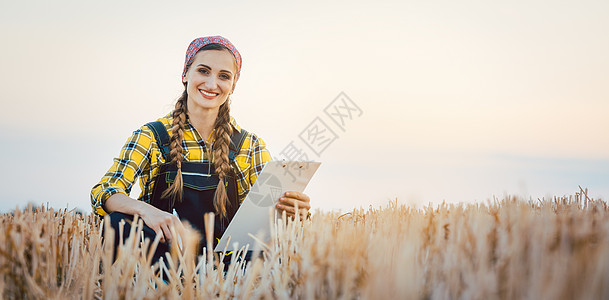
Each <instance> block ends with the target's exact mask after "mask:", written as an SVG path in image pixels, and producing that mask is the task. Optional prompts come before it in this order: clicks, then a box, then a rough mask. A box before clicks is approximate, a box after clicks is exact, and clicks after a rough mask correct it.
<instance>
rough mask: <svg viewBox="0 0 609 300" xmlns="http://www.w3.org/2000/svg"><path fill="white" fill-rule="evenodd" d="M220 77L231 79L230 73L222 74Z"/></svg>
mask: <svg viewBox="0 0 609 300" xmlns="http://www.w3.org/2000/svg"><path fill="white" fill-rule="evenodd" d="M220 78H222V79H224V80H229V79H230V75H228V74H222V75H220Z"/></svg>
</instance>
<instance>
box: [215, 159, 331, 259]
mask: <svg viewBox="0 0 609 300" xmlns="http://www.w3.org/2000/svg"><path fill="white" fill-rule="evenodd" d="M320 164H321V163H320V162H298V161H269V162H267V163H266V165H265V166H264V169H263V170H262V172H261V173H260V175H258V178H257V179H256V182H255V183H254V185H253V186H252V188H251V189H250V191H249V193H248V194H247V196H246V197H245V200H243V203H241V205H240V206H239V209H238V210H237V213H235V216H234V217H233V219H232V220H231V222H230V224H228V227H227V228H226V231H224V234H223V235H222V238H221V239H220V241H219V242H218V245H216V248H215V250H214V251H224V249H225V247H226V244H227V241H228V237H229V236H230V244H229V245H228V247H226V249H227V250H228V251H236V250H239V249H240V248H241V247H243V246H245V245H247V244H249V250H257V249H259V248H260V246H259V245H258V243H257V242H256V241H255V240H254V239H253V238H252V237H251V236H250V234H251V235H255V236H257V237H258V238H260V239H262V240H264V241H267V240H268V238H269V237H270V224H269V213H270V211H271V210H272V209H274V208H275V204H276V203H277V201H278V200H279V197H281V196H282V195H283V193H285V192H287V191H296V192H303V191H304V189H305V187H306V186H307V184H308V183H309V181H310V180H311V178H312V177H313V174H315V171H317V169H318V168H319V165H320ZM235 243H237V244H238V245H237V247H236V248H235V247H234V245H235Z"/></svg>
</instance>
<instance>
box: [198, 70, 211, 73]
mask: <svg viewBox="0 0 609 300" xmlns="http://www.w3.org/2000/svg"><path fill="white" fill-rule="evenodd" d="M199 73H201V74H207V73H209V71H208V70H207V69H199Z"/></svg>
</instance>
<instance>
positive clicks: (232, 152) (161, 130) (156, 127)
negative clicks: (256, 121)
mask: <svg viewBox="0 0 609 300" xmlns="http://www.w3.org/2000/svg"><path fill="white" fill-rule="evenodd" d="M146 126H148V128H150V129H151V130H152V133H153V134H154V139H155V140H156V142H157V145H159V148H160V149H161V154H163V158H164V159H165V161H167V159H168V157H169V151H170V149H169V144H170V142H171V141H170V139H169V134H168V133H167V129H165V125H164V124H163V123H161V121H155V122H150V123H148V124H146ZM247 134H248V132H247V130H245V129H241V132H238V131H236V130H235V131H234V132H233V135H232V136H231V137H230V145H229V151H228V159H230V160H233V159H235V157H236V156H237V153H239V150H241V146H243V142H244V141H245V138H246V137H247Z"/></svg>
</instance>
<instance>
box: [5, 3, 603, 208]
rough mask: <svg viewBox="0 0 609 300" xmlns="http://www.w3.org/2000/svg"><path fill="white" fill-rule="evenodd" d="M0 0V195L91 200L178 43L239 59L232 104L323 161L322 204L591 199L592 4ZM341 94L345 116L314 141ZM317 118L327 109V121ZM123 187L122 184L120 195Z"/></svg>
mask: <svg viewBox="0 0 609 300" xmlns="http://www.w3.org/2000/svg"><path fill="white" fill-rule="evenodd" d="M328 2H329V1H307V2H288V1H281V2H280V1H278V2H263V1H255V2H251V3H248V2H238V1H232V2H226V1H222V2H221V1H214V2H205V1H190V2H171V3H170V2H168V1H131V2H129V3H124V2H123V1H103V2H101V1H96V2H92V1H68V0H58V1H12V2H8V1H3V2H2V3H1V4H0V25H1V26H0V38H1V40H2V48H0V82H2V89H0V101H2V102H1V106H0V107H1V108H2V111H3V112H4V114H3V117H2V118H0V125H1V128H2V129H1V130H0V138H1V139H2V147H0V156H1V157H3V158H4V164H3V165H4V168H3V169H4V172H2V175H0V182H1V183H2V191H1V192H0V196H1V197H2V201H1V204H0V211H8V210H11V209H14V208H15V207H16V206H18V205H19V206H21V207H23V206H24V205H25V204H26V203H27V202H34V203H46V202H48V203H49V205H51V206H53V207H55V208H58V209H59V208H65V207H66V206H67V207H69V208H74V207H78V208H81V209H83V210H86V211H89V210H90V207H89V191H90V189H91V187H92V186H93V185H94V184H95V183H97V181H98V180H99V179H100V178H101V176H103V174H104V173H105V172H106V170H107V169H108V168H109V167H110V166H111V164H112V158H113V157H114V156H116V155H117V154H118V153H119V150H120V148H121V146H122V144H123V143H124V141H125V140H126V139H127V138H128V137H129V136H130V134H131V132H132V131H134V130H136V129H137V128H139V127H140V126H141V125H143V124H145V123H147V122H149V121H153V120H155V119H156V118H158V117H161V116H163V115H165V114H166V113H168V112H169V111H170V110H171V108H172V107H173V104H174V103H175V99H176V98H177V96H178V95H179V94H180V92H181V89H182V86H181V83H180V74H181V69H182V65H183V59H184V53H185V51H186V47H187V46H188V43H190V41H191V40H192V39H194V38H196V37H199V36H205V35H222V36H225V37H227V38H229V39H230V40H231V41H232V42H233V43H234V44H235V46H236V47H237V48H238V49H239V51H240V52H241V54H242V56H243V70H242V74H241V78H240V80H239V82H238V84H237V89H236V91H235V94H234V97H233V101H232V113H233V116H234V117H235V118H236V120H237V122H238V123H239V124H240V125H241V126H242V127H244V128H246V129H247V130H249V131H252V132H255V133H256V134H257V135H258V136H260V137H261V138H262V139H264V140H265V141H266V143H267V144H268V148H269V150H270V151H271V153H272V154H273V155H274V156H279V153H280V152H281V151H282V150H283V149H284V148H285V147H286V146H287V145H288V144H289V143H290V142H291V141H294V142H295V144H296V145H297V146H299V147H301V148H302V149H303V150H305V151H308V152H309V154H310V158H312V159H314V160H317V161H321V162H322V166H321V167H320V169H319V171H318V173H317V174H316V175H315V177H314V178H313V180H312V181H311V183H310V184H309V186H308V188H307V190H306V192H307V193H308V194H309V195H310V196H311V198H312V199H313V200H312V204H313V206H314V207H317V208H320V209H322V210H331V209H342V210H349V209H352V208H354V207H368V206H370V205H372V206H381V205H386V204H387V203H388V201H389V200H394V199H397V201H398V202H400V203H407V204H411V205H424V204H427V203H429V202H432V203H439V202H442V201H446V202H473V201H480V202H484V201H486V200H487V199H492V198H493V196H497V197H499V198H501V197H503V196H504V195H506V194H509V195H517V196H524V197H527V198H533V199H537V198H541V197H547V196H550V195H557V196H562V195H567V194H572V193H575V192H577V191H578V190H579V188H578V186H580V185H581V186H582V187H584V188H586V187H587V188H589V190H590V196H593V197H600V198H603V199H605V200H607V198H608V197H609V138H608V133H609V132H608V131H609V130H608V128H609V116H608V115H609V72H608V70H609V55H607V53H609V2H607V1H509V2H505V1H501V2H500V1H446V0H445V1H375V2H373V1H370V2H362V1H340V2H332V3H328ZM341 92H344V93H345V94H346V95H348V96H349V97H350V99H352V100H353V102H354V103H356V104H357V106H359V108H361V111H362V114H361V116H358V117H355V116H354V117H353V119H351V120H348V121H347V122H346V124H345V126H344V131H342V130H340V129H338V127H335V124H333V123H328V125H329V126H334V127H332V128H333V129H334V130H335V131H336V134H337V136H338V139H337V140H335V141H334V142H333V143H332V144H331V145H330V146H328V148H327V149H325V150H324V151H323V152H322V153H321V154H320V155H314V154H313V153H312V152H311V151H310V150H307V148H306V146H305V145H304V144H303V142H302V141H301V140H300V139H299V137H298V135H299V134H300V133H301V132H302V131H303V130H304V129H305V128H306V127H307V126H308V125H309V124H310V123H311V122H312V121H313V120H314V119H315V118H317V117H319V118H321V119H322V120H325V121H328V120H329V119H327V116H326V115H325V114H324V108H325V107H326V106H328V105H329V104H330V103H331V102H332V101H333V100H334V99H335V97H336V96H337V95H339V93H341ZM328 122H329V121H328ZM132 196H134V197H137V196H136V195H132Z"/></svg>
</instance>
